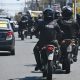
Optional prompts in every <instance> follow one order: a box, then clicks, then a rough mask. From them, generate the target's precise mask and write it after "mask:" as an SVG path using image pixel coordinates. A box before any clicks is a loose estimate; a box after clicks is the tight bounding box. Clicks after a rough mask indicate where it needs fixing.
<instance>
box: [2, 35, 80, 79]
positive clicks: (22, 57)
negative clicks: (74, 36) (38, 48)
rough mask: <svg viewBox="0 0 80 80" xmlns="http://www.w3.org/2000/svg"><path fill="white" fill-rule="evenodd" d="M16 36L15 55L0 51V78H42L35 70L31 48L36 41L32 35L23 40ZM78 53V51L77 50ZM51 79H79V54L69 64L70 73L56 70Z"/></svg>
mask: <svg viewBox="0 0 80 80" xmlns="http://www.w3.org/2000/svg"><path fill="white" fill-rule="evenodd" d="M15 37H16V45H15V49H16V55H15V56H11V55H9V53H8V54H7V53H2V52H0V80H42V79H41V77H42V73H41V72H39V71H38V72H35V71H34V67H35V64H36V62H35V59H34V55H33V48H34V46H35V44H36V42H37V41H38V39H36V38H35V37H34V36H33V39H30V38H29V36H28V38H27V39H25V40H24V41H21V40H20V39H19V38H18V37H17V33H15ZM79 53H80V52H79ZM53 80H80V54H79V55H78V61H77V62H75V63H74V64H72V65H71V73H70V74H64V73H63V72H62V71H57V72H56V73H55V74H53Z"/></svg>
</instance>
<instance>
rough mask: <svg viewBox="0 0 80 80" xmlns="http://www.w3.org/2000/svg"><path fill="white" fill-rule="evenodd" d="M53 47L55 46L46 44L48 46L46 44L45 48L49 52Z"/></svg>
mask: <svg viewBox="0 0 80 80" xmlns="http://www.w3.org/2000/svg"><path fill="white" fill-rule="evenodd" d="M54 49H55V46H54V45H48V46H47V50H48V51H49V52H51V51H53V50H54Z"/></svg>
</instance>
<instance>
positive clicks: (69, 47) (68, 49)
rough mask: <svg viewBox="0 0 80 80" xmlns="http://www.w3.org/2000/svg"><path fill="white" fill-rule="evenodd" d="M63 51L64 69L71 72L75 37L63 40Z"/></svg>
mask: <svg viewBox="0 0 80 80" xmlns="http://www.w3.org/2000/svg"><path fill="white" fill-rule="evenodd" d="M62 45H63V48H62V49H63V50H64V51H63V53H62V69H63V70H66V73H70V67H71V64H72V63H73V48H74V46H75V40H74V39H64V40H63V41H62Z"/></svg>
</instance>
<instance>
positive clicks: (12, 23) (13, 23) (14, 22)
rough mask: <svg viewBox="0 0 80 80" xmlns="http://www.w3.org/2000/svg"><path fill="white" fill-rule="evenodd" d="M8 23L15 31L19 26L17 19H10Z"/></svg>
mask: <svg viewBox="0 0 80 80" xmlns="http://www.w3.org/2000/svg"><path fill="white" fill-rule="evenodd" d="M10 24H11V26H12V29H13V31H14V32H17V31H18V27H19V25H18V24H17V21H10Z"/></svg>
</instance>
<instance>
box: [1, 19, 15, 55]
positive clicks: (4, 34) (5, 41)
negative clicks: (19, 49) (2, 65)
mask: <svg viewBox="0 0 80 80" xmlns="http://www.w3.org/2000/svg"><path fill="white" fill-rule="evenodd" d="M0 51H9V52H10V54H11V55H15V36H14V31H13V29H12V27H11V24H10V21H9V20H8V19H2V18H0Z"/></svg>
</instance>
